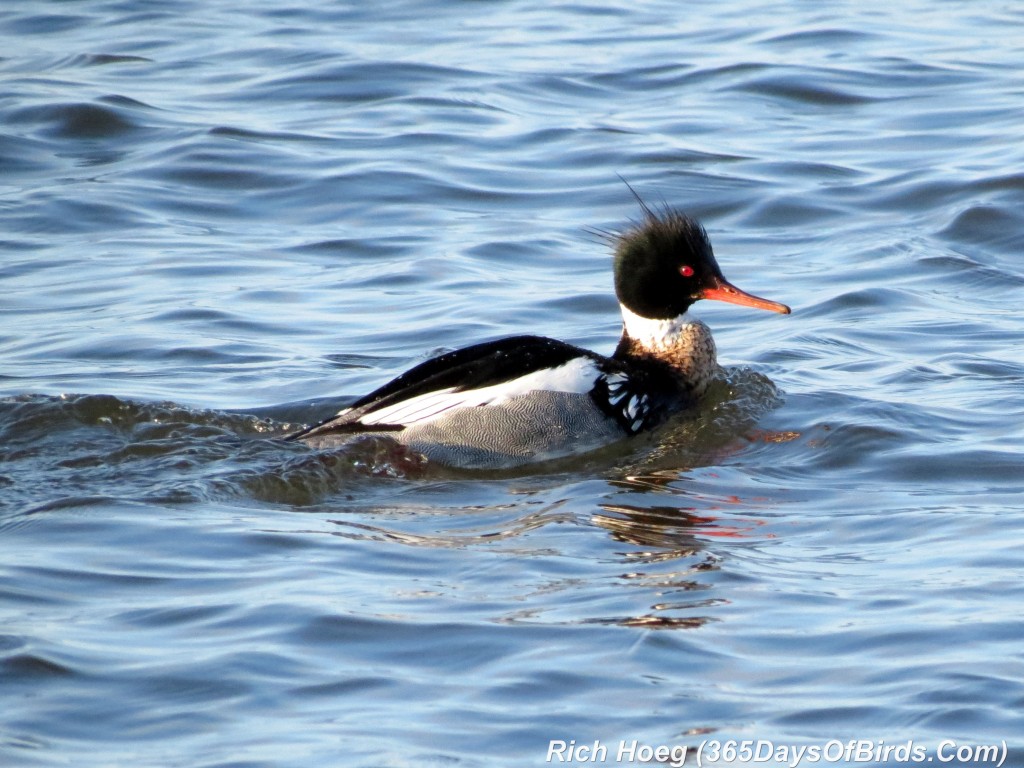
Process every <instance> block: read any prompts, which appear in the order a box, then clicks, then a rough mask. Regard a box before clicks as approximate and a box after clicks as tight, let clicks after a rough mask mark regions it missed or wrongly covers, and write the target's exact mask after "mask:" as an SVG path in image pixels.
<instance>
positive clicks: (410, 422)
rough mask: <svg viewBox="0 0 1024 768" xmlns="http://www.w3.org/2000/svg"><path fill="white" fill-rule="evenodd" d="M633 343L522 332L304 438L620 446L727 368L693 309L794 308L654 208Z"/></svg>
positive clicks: (619, 241)
mask: <svg viewBox="0 0 1024 768" xmlns="http://www.w3.org/2000/svg"><path fill="white" fill-rule="evenodd" d="M615 293H616V295H617V296H618V299H619V304H620V305H621V307H622V317H623V328H622V337H621V338H620V339H619V344H618V346H617V347H616V349H615V352H614V353H613V354H612V356H611V357H605V356H604V355H599V354H597V353H595V352H591V351H589V350H586V349H581V348H580V347H576V346H573V345H572V344H566V343H565V342H562V341H556V340H554V339H548V338H543V337H540V336H513V337H511V338H507V339H500V340H498V341H489V342H485V343H483V344H476V345H473V346H471V347H466V348H465V349H460V350H457V351H455V352H449V353H447V354H444V355H440V356H439V357H435V358H433V359H431V360H427V361H426V362H424V363H420V364H419V365H417V366H415V367H414V368H411V369H410V370H409V371H407V372H406V373H403V374H402V375H401V376H399V377H398V378H396V379H394V380H393V381H391V382H389V383H388V384H385V385H384V386H383V387H381V388H379V389H377V390H375V391H373V392H371V393H370V394H368V395H366V396H365V397H362V398H360V399H358V400H356V401H355V402H354V403H353V404H352V405H351V406H349V407H348V408H345V409H344V410H342V411H341V412H339V413H338V414H336V415H335V416H332V417H330V418H329V419H327V420H326V421H323V422H321V423H320V424H316V425H314V426H312V427H308V428H306V429H303V430H301V431H299V432H296V433H294V434H291V435H289V436H288V438H287V439H290V440H301V441H303V442H305V443H307V444H308V445H310V446H313V447H315V448H329V447H334V446H338V445H341V444H343V443H345V442H347V441H349V440H351V439H352V437H353V436H354V435H365V434H376V435H386V436H390V437H391V438H392V439H394V440H396V441H398V442H399V443H401V444H403V445H405V446H407V447H408V448H409V449H411V450H413V451H415V452H418V453H420V454H423V455H424V456H426V457H427V458H428V459H430V460H432V461H438V462H441V463H443V464H449V465H453V466H459V467H469V468H480V467H509V466H516V465H519V464H526V463H529V462H534V461H542V460H546V459H552V458H557V457H561V456H566V455H570V454H574V453H581V452H584V451H588V450H593V449H595V448H598V447H601V446H603V445H607V444H609V443H611V442H613V441H616V440H619V439H622V438H624V437H629V436H631V435H635V434H637V433H638V432H642V431H645V430H648V429H651V428H653V427H656V426H657V425H659V424H661V423H662V422H664V421H665V420H666V419H667V418H668V417H669V416H670V415H671V414H673V413H676V412H678V411H681V410H684V409H687V408H692V407H693V406H694V405H695V404H696V402H697V400H698V399H699V398H700V396H701V395H702V394H703V393H704V391H705V390H706V389H707V386H708V384H709V382H710V381H711V379H712V377H713V376H714V374H715V371H716V370H717V368H718V364H717V362H716V359H715V342H714V340H713V339H712V338H711V331H710V329H708V327H707V326H706V325H705V324H704V323H702V322H701V321H700V320H696V319H694V318H693V317H692V316H691V315H690V314H689V312H688V311H687V310H689V308H690V306H691V305H692V304H693V303H694V302H695V301H698V300H699V299H714V300H717V301H725V302H729V303H732V304H741V305H744V306H747V307H755V308H757V309H767V310H771V311H772V312H780V313H782V314H789V311H790V309H789V307H787V306H786V305H785V304H779V303H778V302H775V301H769V300H767V299H762V298H759V297H757V296H753V295H751V294H749V293H745V292H744V291H741V290H740V289H739V288H736V287H735V286H733V285H731V284H730V283H729V282H728V281H727V280H726V279H725V277H723V276H722V271H721V269H720V268H719V266H718V263H717V262H716V261H715V256H714V253H713V252H712V250H711V243H710V242H709V240H708V236H707V233H706V232H705V231H704V228H703V227H702V226H701V225H700V224H699V223H698V222H697V221H695V220H694V219H692V218H690V217H689V216H687V215H685V214H683V213H681V212H678V211H675V210H672V209H669V208H666V209H665V210H662V211H654V210H652V209H650V208H649V207H647V206H644V218H643V219H642V220H641V221H640V222H639V223H637V224H636V225H634V226H632V227H631V228H629V229H628V230H626V231H625V232H623V233H621V234H619V235H618V236H617V237H616V248H615Z"/></svg>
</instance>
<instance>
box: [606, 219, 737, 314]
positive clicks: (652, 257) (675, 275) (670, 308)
mask: <svg viewBox="0 0 1024 768" xmlns="http://www.w3.org/2000/svg"><path fill="white" fill-rule="evenodd" d="M724 281H725V278H724V277H723V276H722V270H721V269H719V267H718V262H717V261H715V254H714V252H713V251H712V250H711V242H710V241H709V240H708V235H707V232H705V231H704V227H702V226H701V225H700V222H698V221H697V220H696V219H693V218H690V217H689V216H687V215H686V214H685V213H682V212H681V211H677V210H673V209H671V208H665V209H664V210H662V211H659V212H657V213H656V212H655V211H653V210H651V209H650V208H648V207H647V206H646V205H645V206H644V218H643V220H642V221H641V222H639V223H638V224H636V225H634V226H632V227H631V228H630V229H628V230H626V231H625V232H623V233H622V234H620V235H619V237H618V242H617V244H616V248H615V294H616V296H618V298H619V301H620V302H621V303H622V304H623V306H625V307H626V308H627V309H629V310H630V311H631V312H633V313H634V314H637V315H639V316H640V317H647V318H650V319H652V320H667V319H671V318H673V317H678V316H679V315H681V314H683V313H684V312H686V310H687V309H689V307H690V305H691V304H693V302H695V301H697V300H698V299H701V298H704V294H705V291H706V290H708V289H714V288H717V287H718V286H719V285H721V284H722V283H723V282H724Z"/></svg>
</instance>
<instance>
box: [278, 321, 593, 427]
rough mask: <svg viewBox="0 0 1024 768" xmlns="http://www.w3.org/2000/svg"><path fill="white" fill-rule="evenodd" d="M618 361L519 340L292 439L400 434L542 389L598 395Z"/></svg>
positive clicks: (432, 365)
mask: <svg viewBox="0 0 1024 768" xmlns="http://www.w3.org/2000/svg"><path fill="white" fill-rule="evenodd" d="M609 363H612V361H610V360H607V359H606V358H603V357H601V356H599V355H596V354H594V353H592V352H589V351H587V350H585V349H581V348H580V347H576V346H573V345H571V344H566V343H564V342H561V341H556V340H554V339H547V338H543V337H540V336H513V337H510V338H506V339H500V340H498V341H490V342H484V343H483V344H476V345H474V346H471V347H466V348H464V349H459V350H456V351H454V352H449V353H447V354H444V355H440V356H439V357H435V358H433V359H431V360H427V361H426V362H423V363H420V364H419V365H417V366H415V367H414V368H411V369H410V370H408V371H406V372H405V373H403V374H402V375H401V376H399V377H397V378H395V379H393V380H392V381H390V382H389V383H387V384H385V385H384V386H382V387H380V388H379V389H377V390H375V391H373V392H371V393H370V394H368V395H366V396H365V397H362V398H360V399H359V400H357V401H356V402H354V403H353V404H352V405H351V406H349V407H348V408H346V409H344V410H343V411H341V412H340V413H338V414H336V415H335V416H332V417H331V418H329V419H327V420H326V421H323V422H321V423H320V424H316V425H314V426H312V427H309V428H307V429H304V430H301V431H300V432H296V433H293V434H291V435H288V437H287V439H289V440H301V439H306V438H310V437H317V436H320V435H325V434H331V433H357V432H383V431H399V430H402V429H405V428H406V427H409V426H412V425H414V424H423V423H426V422H428V421H431V420H433V419H436V418H438V417H440V416H441V415H443V414H445V413H448V412H451V411H453V410H455V409H459V408H472V407H477V406H486V405H495V404H498V403H501V402H503V401H505V400H507V399H509V398H512V397H515V396H517V395H521V394H525V393H527V392H531V391H534V390H548V391H556V392H578V393H588V392H592V391H593V390H594V388H595V386H598V382H599V381H600V380H602V379H603V377H604V376H605V373H604V370H603V367H604V366H605V365H607V364H609Z"/></svg>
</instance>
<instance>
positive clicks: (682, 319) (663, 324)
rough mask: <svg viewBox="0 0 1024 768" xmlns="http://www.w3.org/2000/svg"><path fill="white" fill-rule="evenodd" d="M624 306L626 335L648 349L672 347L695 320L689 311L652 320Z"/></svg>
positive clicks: (623, 314)
mask: <svg viewBox="0 0 1024 768" xmlns="http://www.w3.org/2000/svg"><path fill="white" fill-rule="evenodd" d="M620 306H621V307H622V322H623V324H624V326H625V331H626V335H627V336H629V337H630V338H631V339H633V340H634V341H636V342H637V343H638V344H640V345H641V346H643V347H646V348H647V349H665V348H668V347H672V346H673V345H674V344H675V342H676V341H677V340H678V339H679V336H680V335H681V334H682V332H683V330H684V329H685V328H686V326H688V325H690V324H691V323H693V322H695V320H694V319H693V318H692V317H691V316H690V314H689V312H684V313H683V314H681V315H679V316H678V317H673V318H669V319H668V320H652V319H651V318H649V317H640V315H638V314H636V313H635V312H633V311H631V310H629V309H627V308H626V306H625V305H620Z"/></svg>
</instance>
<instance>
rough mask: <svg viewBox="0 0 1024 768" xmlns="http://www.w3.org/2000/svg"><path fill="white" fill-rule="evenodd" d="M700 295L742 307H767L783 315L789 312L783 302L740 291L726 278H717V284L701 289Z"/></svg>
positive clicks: (703, 297)
mask: <svg viewBox="0 0 1024 768" xmlns="http://www.w3.org/2000/svg"><path fill="white" fill-rule="evenodd" d="M700 296H701V298H702V299H712V300H714V301H724V302H727V303H729V304H740V305H742V306H744V307H754V308H755V309H767V310H769V311H771V312H778V313H779V314H783V315H788V314H789V313H790V309H789V307H787V306H786V305H785V304H780V303H779V302H777V301H769V300H768V299H762V298H761V297H760V296H755V295H754V294H752V293H747V292H746V291H741V290H740V289H739V288H737V287H736V286H735V285H733V284H732V283H729V282H728V281H726V280H719V281H718V285H716V286H715V287H713V288H705V289H704V290H703V291H701V295H700Z"/></svg>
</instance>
